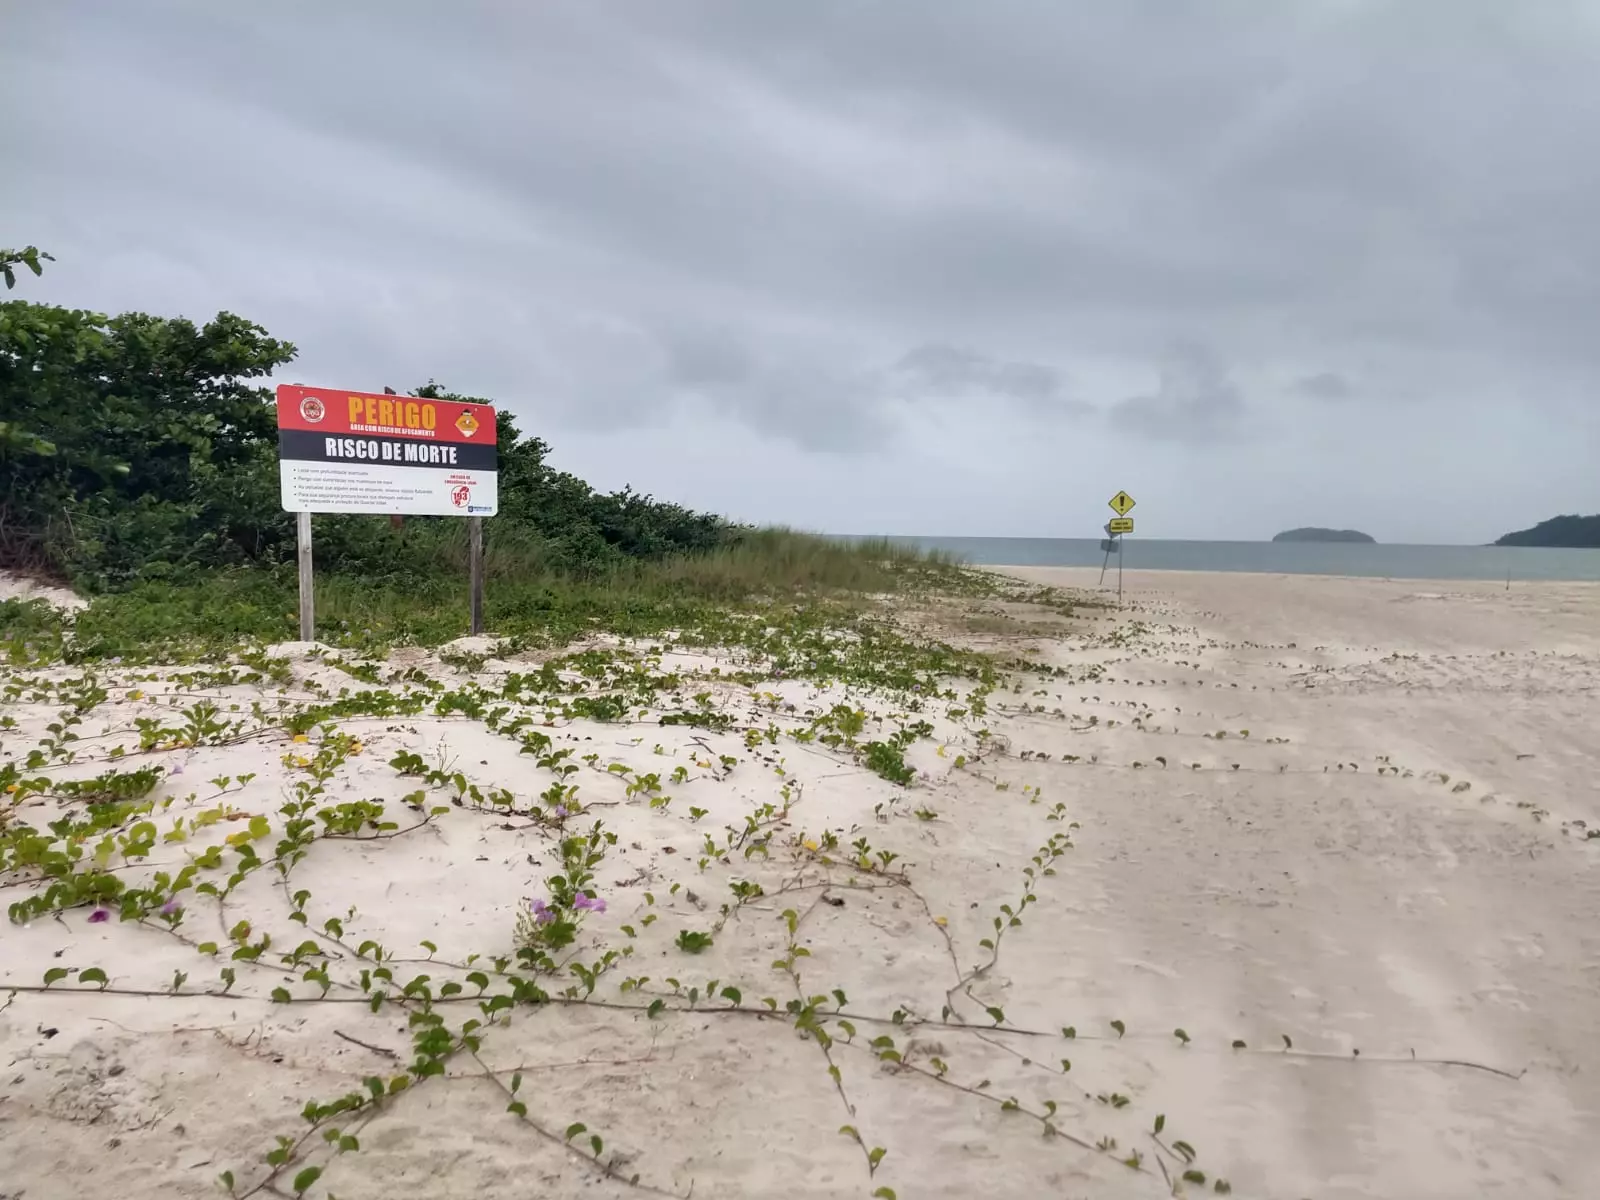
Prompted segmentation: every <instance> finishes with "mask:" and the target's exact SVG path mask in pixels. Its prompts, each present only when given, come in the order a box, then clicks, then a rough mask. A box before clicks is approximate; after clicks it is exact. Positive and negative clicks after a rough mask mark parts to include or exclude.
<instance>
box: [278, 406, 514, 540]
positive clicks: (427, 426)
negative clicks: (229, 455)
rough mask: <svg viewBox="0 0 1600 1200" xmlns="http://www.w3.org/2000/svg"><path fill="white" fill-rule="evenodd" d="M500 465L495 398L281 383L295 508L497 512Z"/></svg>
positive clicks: (282, 468) (290, 502) (281, 435)
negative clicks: (490, 401)
mask: <svg viewBox="0 0 1600 1200" xmlns="http://www.w3.org/2000/svg"><path fill="white" fill-rule="evenodd" d="M496 466H497V461H496V453H495V418H494V409H493V408H491V407H490V406H489V405H487V404H464V403H461V402H459V401H452V400H423V399H418V398H416V397H413V396H384V395H377V394H375V393H370V392H340V391H334V390H332V389H329V388H308V387H301V386H300V385H299V384H292V383H285V384H280V385H279V387H278V474H279V482H280V490H281V493H282V500H283V507H284V508H285V509H286V510H287V511H289V512H311V513H387V514H401V515H407V516H432V517H492V516H493V515H494V514H495V512H496V511H497V510H498V509H499V507H500V498H499V475H498V472H497V469H496Z"/></svg>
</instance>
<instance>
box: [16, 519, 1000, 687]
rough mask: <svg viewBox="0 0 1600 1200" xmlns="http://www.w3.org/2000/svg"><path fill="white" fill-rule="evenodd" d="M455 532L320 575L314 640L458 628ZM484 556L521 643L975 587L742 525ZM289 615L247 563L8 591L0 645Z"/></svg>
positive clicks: (191, 645) (950, 562) (136, 634)
mask: <svg viewBox="0 0 1600 1200" xmlns="http://www.w3.org/2000/svg"><path fill="white" fill-rule="evenodd" d="M456 540H457V539H455V538H449V539H443V540H440V539H435V540H434V542H433V547H434V549H435V550H436V554H435V555H434V556H433V557H432V558H431V560H430V562H429V563H427V564H426V565H424V564H421V563H418V562H417V561H416V560H415V558H414V557H410V556H406V555H404V554H400V555H397V556H396V558H397V569H396V571H395V572H394V573H393V574H390V575H385V576H380V577H376V578H374V577H371V576H350V575H339V574H332V575H319V576H318V577H317V580H316V610H317V638H318V640H319V641H324V642H327V643H329V644H332V645H337V646H342V647H346V648H349V649H352V650H357V651H371V652H374V653H377V652H381V651H383V650H384V649H387V648H388V647H390V646H393V645H397V644H416V645H428V646H432V645H439V644H442V643H444V642H447V641H450V640H453V639H455V638H457V637H460V636H462V635H463V634H464V633H466V631H467V628H468V608H467V605H468V597H467V570H466V569H467V559H466V538H465V530H464V529H463V530H462V532H461V537H460V539H459V541H460V545H459V546H457V545H456V544H455V543H456ZM485 567H486V574H487V585H486V589H485V592H486V595H485V609H486V613H485V616H486V623H487V625H488V628H489V630H490V632H491V633H492V634H494V635H495V636H499V637H505V638H509V639H513V640H515V641H517V642H518V643H520V644H524V645H541V644H543V645H560V644H564V643H565V642H568V641H570V640H572V639H573V638H575V637H578V636H580V635H583V634H585V633H593V632H596V631H600V630H604V631H607V632H612V633H617V634H621V635H628V636H646V635H651V634H655V633H659V632H661V631H663V630H666V629H685V628H706V627H707V626H708V625H714V624H716V623H718V622H719V621H722V620H724V619H725V618H726V617H727V616H728V614H729V613H730V612H732V611H735V610H743V611H748V612H754V611H759V610H762V609H764V608H767V607H770V606H772V605H776V604H786V605H793V604H794V603H796V602H804V603H807V604H822V605H830V606H834V607H838V608H847V607H849V606H850V605H851V604H852V603H854V602H858V601H859V600H860V598H861V597H863V596H866V595H882V594H888V593H895V594H906V593H908V592H919V591H970V590H971V589H972V588H973V587H974V586H978V585H977V584H976V583H975V579H976V577H975V576H974V575H973V574H972V573H970V572H967V571H965V570H963V569H962V568H961V567H960V565H959V564H958V563H957V562H956V561H955V560H954V559H953V558H951V557H950V556H948V555H943V554H936V553H935V554H930V553H924V552H921V551H919V550H917V549H915V548H911V547H907V546H904V545H900V544H897V543H891V542H888V541H883V540H870V541H853V542H843V541H836V540H833V539H829V538H825V537H821V536H818V535H815V534H808V533H803V532H798V531H795V530H790V529H780V528H763V529H741V530H738V531H737V532H736V533H735V534H734V536H732V537H730V538H729V540H728V541H727V542H726V543H725V544H724V545H722V546H720V547H718V548H717V549H715V550H711V551H707V552H703V553H697V554H695V553H690V554H679V555H675V556H671V557H668V558H664V559H658V560H654V561H639V560H630V561H627V562H625V563H623V564H622V565H620V566H612V567H608V568H605V569H601V570H593V571H586V572H574V571H571V570H560V569H556V568H555V567H553V566H551V565H550V563H549V562H548V561H547V560H546V559H545V557H544V556H543V555H542V554H541V547H540V546H539V545H538V543H537V542H536V541H532V540H528V539H521V538H516V537H510V538H497V537H496V536H495V535H494V533H493V526H492V524H491V526H490V535H489V537H488V538H486V549H485ZM296 611H297V609H296V581H295V577H294V574H293V573H292V572H291V571H290V570H288V569H287V568H285V567H275V568H259V567H258V568H243V569H237V570H231V571H216V572H211V573H207V574H205V575H203V576H199V577H195V578H190V579H185V580H183V581H181V582H168V581H147V582H143V583H140V584H137V585H135V586H133V587H131V588H128V589H126V590H123V591H118V592H113V593H108V594H104V595H99V596H96V597H94V598H93V601H92V602H91V604H90V605H89V607H88V608H87V609H85V610H84V611H83V612H81V613H79V614H78V615H77V617H76V618H75V619H73V618H67V617H63V616H61V615H59V614H56V613H54V612H53V611H52V610H49V609H47V608H46V607H45V606H44V605H42V604H40V603H38V602H34V603H31V604H23V603H20V602H16V601H12V602H8V603H6V604H3V605H0V642H4V643H5V644H6V647H8V650H9V656H10V657H11V659H12V660H13V661H24V660H31V659H34V658H37V657H41V656H45V657H55V656H57V655H60V656H65V657H67V658H69V659H73V660H77V661H94V660H101V659H108V658H122V659H129V660H138V659H146V658H170V657H174V656H179V657H184V656H189V655H192V654H196V653H201V654H204V653H217V652H225V651H227V650H230V649H233V648H235V647H237V646H238V645H240V644H243V643H271V642H280V641H288V640H292V639H293V638H295V637H296V636H297V634H298V621H297V617H296ZM69 630H70V634H71V636H70V638H69V637H68V636H67V635H68V632H69Z"/></svg>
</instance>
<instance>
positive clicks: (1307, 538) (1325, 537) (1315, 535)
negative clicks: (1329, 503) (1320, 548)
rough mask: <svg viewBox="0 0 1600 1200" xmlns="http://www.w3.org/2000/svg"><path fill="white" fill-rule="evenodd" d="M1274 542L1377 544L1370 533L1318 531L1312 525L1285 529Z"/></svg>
mask: <svg viewBox="0 0 1600 1200" xmlns="http://www.w3.org/2000/svg"><path fill="white" fill-rule="evenodd" d="M1272 540H1273V541H1275V542H1370V543H1372V544H1374V545H1376V544H1377V541H1378V539H1377V538H1375V537H1373V536H1372V535H1371V534H1370V533H1362V532H1361V531H1360V530H1357V529H1318V528H1317V527H1316V526H1314V525H1310V526H1307V527H1306V528H1304V529H1285V530H1284V531H1283V532H1282V533H1280V534H1279V535H1278V536H1277V537H1275V538H1273V539H1272Z"/></svg>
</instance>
